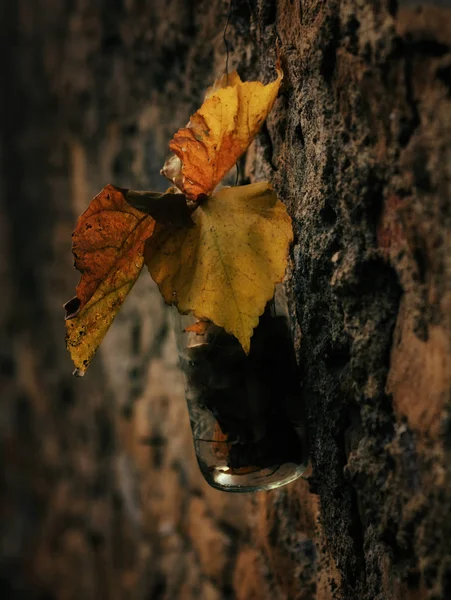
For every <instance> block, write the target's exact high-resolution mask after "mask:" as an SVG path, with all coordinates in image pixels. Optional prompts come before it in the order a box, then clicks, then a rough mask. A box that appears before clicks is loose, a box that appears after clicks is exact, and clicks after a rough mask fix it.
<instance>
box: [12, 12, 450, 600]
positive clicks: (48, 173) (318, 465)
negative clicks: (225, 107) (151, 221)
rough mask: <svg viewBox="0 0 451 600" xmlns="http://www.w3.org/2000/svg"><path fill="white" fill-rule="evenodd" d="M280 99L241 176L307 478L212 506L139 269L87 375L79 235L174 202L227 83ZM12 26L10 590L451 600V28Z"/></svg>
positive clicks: (183, 21)
mask: <svg viewBox="0 0 451 600" xmlns="http://www.w3.org/2000/svg"><path fill="white" fill-rule="evenodd" d="M229 10H230V23H229V27H228V29H227V39H228V41H229V46H230V59H229V66H230V69H232V68H235V67H238V69H239V72H240V74H241V76H242V77H243V79H251V78H252V79H254V78H258V79H260V80H263V81H265V82H267V81H269V80H270V79H272V78H273V75H274V64H275V57H276V41H277V40H278V41H279V44H280V48H281V54H282V65H283V69H284V73H285V79H284V86H283V89H282V92H281V95H280V97H279V99H278V100H277V102H276V105H275V107H274V110H273V112H272V114H271V115H270V117H269V119H268V121H267V124H266V125H265V126H264V128H263V130H262V132H261V134H260V136H259V138H258V140H257V141H256V143H255V145H254V146H253V147H252V148H251V149H250V150H249V152H248V155H247V157H246V159H245V160H244V161H243V165H242V173H241V179H242V181H254V180H255V181H262V180H264V179H270V180H271V181H272V182H273V184H274V186H275V188H276V190H277V192H278V195H279V197H280V198H281V200H282V201H284V202H285V203H286V205H287V207H288V210H289V212H290V214H291V216H292V217H293V219H294V225H295V236H296V237H295V243H294V246H293V251H292V256H291V271H290V272H291V276H290V279H289V284H288V291H289V292H290V294H291V298H292V312H293V317H294V322H295V324H296V331H297V337H298V341H299V337H300V335H302V340H301V344H300V345H299V344H298V348H297V352H298V359H299V363H300V366H301V371H302V380H301V383H302V398H300V399H299V401H300V402H301V401H303V402H304V403H305V405H306V408H307V425H308V429H309V434H310V437H311V442H312V447H311V459H312V474H311V476H310V477H309V481H305V480H302V479H301V480H298V481H297V482H295V483H294V484H292V485H290V486H287V487H285V488H282V489H281V490H279V491H274V492H271V493H259V494H255V495H253V496H236V495H227V494H221V493H219V492H217V491H215V490H213V489H210V488H208V487H207V485H206V484H205V483H204V482H203V480H202V478H201V476H200V474H199V472H198V469H197V465H196V463H195V458H194V453H193V450H192V443H191V434H190V430H189V424H188V417H187V413H186V408H185V406H184V400H183V385H182V381H181V377H180V374H179V372H178V368H177V356H176V352H175V346H174V341H173V338H172V335H171V334H170V329H169V326H168V322H167V321H168V319H167V313H166V311H165V310H164V307H163V305H162V302H161V300H160V297H159V295H158V292H157V290H156V289H155V287H154V286H153V284H152V283H151V281H150V278H149V277H148V276H147V274H146V273H144V275H143V276H142V277H141V279H140V280H139V282H138V283H137V285H136V287H135V289H134V290H133V292H132V294H131V295H130V297H129V298H128V299H127V302H126V305H125V307H124V309H123V311H122V312H121V314H120V315H119V317H118V318H117V321H116V323H115V324H114V326H113V328H112V329H111V331H110V332H109V333H108V336H107V338H106V340H105V343H104V345H103V348H102V350H101V351H100V352H99V355H98V356H97V358H96V359H95V361H94V362H93V365H92V367H91V368H90V371H89V373H88V375H87V376H86V377H85V379H84V380H80V381H78V380H75V379H74V378H73V377H72V376H71V372H72V365H71V362H70V360H69V357H68V355H67V353H66V351H65V348H64V323H63V315H64V312H63V310H62V305H63V303H64V302H65V301H66V300H68V299H69V298H70V297H71V296H72V295H73V292H74V288H75V285H76V283H77V281H78V276H77V273H76V272H75V271H74V270H73V268H72V256H71V253H70V235H71V232H72V230H73V227H74V224H75V221H76V217H77V216H78V215H79V214H80V213H81V212H82V211H83V210H84V209H85V208H86V206H87V204H88V202H89V200H90V198H91V197H92V196H94V195H95V194H96V193H97V192H98V191H99V190H100V189H101V188H102V187H103V186H104V185H105V184H107V183H109V182H112V183H115V184H116V185H119V186H122V187H131V188H135V189H146V188H147V189H160V190H161V189H164V185H165V184H164V181H163V179H162V178H161V177H160V176H159V175H158V172H159V169H160V167H161V165H162V163H163V161H164V157H165V155H166V150H167V144H168V141H169V139H170V138H171V136H172V134H173V133H174V131H175V130H176V129H177V128H178V127H180V126H182V125H183V124H184V123H186V122H187V121H188V118H189V115H190V114H191V113H192V112H193V111H194V110H195V109H196V107H198V106H199V104H200V102H201V99H202V96H203V92H204V90H205V88H206V87H207V86H208V85H210V84H211V83H212V81H213V80H214V79H215V78H216V77H217V76H219V75H221V74H222V72H223V70H224V65H225V46H224V41H223V32H224V28H225V25H226V20H227V15H228V13H229ZM0 15H1V31H2V35H1V40H0V43H1V51H0V61H1V84H0V87H1V92H0V94H1V96H0V97H1V110H0V118H1V182H0V186H1V187H0V276H1V282H2V286H1V294H0V394H1V411H0V452H1V462H2V482H1V484H2V485H1V490H2V491H1V504H0V507H1V546H0V577H1V585H0V594H1V597H2V598H24V599H34V598H38V599H40V600H53V599H58V600H59V599H72V598H74V599H75V598H86V599H89V598H117V599H125V598H133V599H135V598H136V599H146V600H150V599H152V600H153V599H158V598H177V599H178V598H181V599H191V598H192V599H194V598H202V599H208V600H209V599H213V600H216V599H218V600H219V599H221V598H239V599H245V600H248V599H254V598H255V599H266V598H268V599H269V598H271V599H272V598H287V599H289V600H292V599H294V598H300V599H310V598H317V599H328V598H345V599H353V598H355V599H358V600H365V599H368V600H374V599H376V598H378V599H379V598H380V599H381V600H382V599H396V600H398V599H402V600H404V599H412V600H417V599H422V598H431V599H432V598H434V599H439V598H449V597H451V530H450V529H451V519H450V516H451V515H450V501H451V475H450V467H449V465H450V439H451V438H450V435H451V434H450V414H449V403H450V399H451V396H450V389H451V348H450V314H451V311H450V308H451V300H450V298H451V295H450V291H451V264H450V258H449V257H450V239H451V238H450V229H451V216H450V185H451V184H450V181H451V141H450V140H451V44H450V40H451V9H450V7H449V3H448V2H433V1H430V2H413V1H400V2H396V1H393V0H390V1H388V0H387V1H382V0H378V1H374V2H371V3H366V2H362V3H359V2H355V1H351V0H340V1H339V0H328V1H327V2H326V1H321V0H301V1H299V0H277V2H271V1H269V0H235V1H234V2H233V5H232V7H230V5H229V3H228V2H220V1H218V2H201V1H187V0H168V1H166V2H160V1H159V0H147V1H145V0H114V1H112V0H108V1H107V0H97V1H88V0H17V1H15V2H14V1H12V0H7V1H6V2H2V3H1V6H0Z"/></svg>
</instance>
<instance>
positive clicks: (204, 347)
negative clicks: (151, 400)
mask: <svg viewBox="0 0 451 600" xmlns="http://www.w3.org/2000/svg"><path fill="white" fill-rule="evenodd" d="M173 316H174V326H175V332H176V339H177V347H178V351H179V358H180V366H181V369H182V371H183V373H184V376H185V383H186V401H187V404H188V411H189V416H190V421H191V428H192V433H193V440H194V448H195V451H196V456H197V460H198V463H199V467H200V470H201V471H202V474H203V476H204V477H205V479H206V481H207V482H208V483H209V484H210V485H211V486H213V487H215V488H217V489H219V490H222V491H226V492H254V491H259V490H269V489H272V488H277V487H280V486H282V485H285V484H287V483H290V482H291V481H294V480H295V479H297V478H298V477H299V476H300V475H302V473H303V472H304V470H305V468H306V466H307V461H308V448H307V439H306V428H305V418H304V410H303V406H302V402H301V394H300V385H299V372H298V370H297V365H296V359H295V354H294V348H293V343H292V339H291V333H290V324H289V318H288V310H287V306H286V302H285V298H284V296H283V291H282V293H281V289H279V288H278V294H277V296H276V298H275V299H274V300H272V301H271V302H270V303H268V305H267V307H266V310H265V312H264V314H263V315H262V316H261V317H260V322H259V324H258V326H257V327H256V329H255V330H254V335H253V336H252V339H251V349H250V352H249V354H248V355H247V356H246V354H245V353H244V351H243V349H242V348H241V345H240V344H239V342H238V341H237V339H236V338H235V337H234V336H232V335H229V334H227V333H226V332H225V331H224V329H222V328H220V327H217V326H216V325H213V323H211V322H210V321H198V320H197V319H196V318H195V317H193V316H191V315H187V316H186V315H180V314H179V313H178V312H177V310H176V309H173Z"/></svg>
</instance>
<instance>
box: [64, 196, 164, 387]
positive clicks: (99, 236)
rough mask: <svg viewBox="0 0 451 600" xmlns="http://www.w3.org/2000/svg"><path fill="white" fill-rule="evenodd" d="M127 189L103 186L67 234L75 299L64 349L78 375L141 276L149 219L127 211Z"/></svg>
mask: <svg viewBox="0 0 451 600" xmlns="http://www.w3.org/2000/svg"><path fill="white" fill-rule="evenodd" d="M126 193H127V190H121V189H119V188H116V187H114V186H112V185H107V186H106V187H105V188H104V189H103V190H102V191H101V192H100V193H99V194H98V195H97V196H96V197H95V198H94V199H93V200H92V201H91V204H90V205H89V208H88V209H87V210H86V211H85V212H84V213H83V214H82V215H81V217H80V218H79V219H78V222H77V226H76V228H75V231H74V233H73V244H72V251H73V254H74V257H75V267H76V268H77V269H78V270H79V271H80V272H81V279H80V283H79V284H78V286H77V296H76V297H75V298H73V299H72V300H70V301H69V302H68V303H67V304H66V305H65V308H66V313H67V314H66V326H67V347H68V350H69V352H70V354H71V356H72V360H73V361H74V364H75V366H76V368H77V369H76V374H78V375H82V374H84V371H85V370H86V368H87V366H88V365H89V363H90V362H91V359H92V357H93V355H94V353H95V351H96V350H97V348H98V346H99V344H100V342H101V341H102V339H103V337H104V336H105V334H106V332H107V330H108V328H109V327H110V325H111V323H112V322H113V320H114V318H115V316H116V314H117V312H118V311H119V309H120V307H121V306H122V303H123V302H124V300H125V298H126V296H127V294H128V292H129V291H130V290H131V288H132V287H133V285H134V283H135V281H136V279H137V278H138V275H139V274H140V272H141V269H142V266H143V262H144V258H143V251H144V243H145V241H146V240H147V239H148V238H149V237H150V236H151V235H152V233H153V230H154V227H155V220H154V219H153V218H152V217H150V216H149V215H146V214H143V213H142V212H140V211H138V210H136V209H135V208H133V207H132V206H131V205H130V204H129V203H128V202H127V200H126Z"/></svg>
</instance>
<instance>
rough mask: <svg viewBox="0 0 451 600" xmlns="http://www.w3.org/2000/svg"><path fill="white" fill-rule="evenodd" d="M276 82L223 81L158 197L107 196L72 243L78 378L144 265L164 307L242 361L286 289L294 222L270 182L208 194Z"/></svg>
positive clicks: (255, 124) (264, 110) (262, 112)
mask: <svg viewBox="0 0 451 600" xmlns="http://www.w3.org/2000/svg"><path fill="white" fill-rule="evenodd" d="M281 81H282V71H281V69H280V68H279V66H277V78H276V79H275V80H274V81H273V82H271V83H269V84H268V85H263V84H262V83H260V82H258V81H255V82H243V81H241V79H240V77H239V76H238V74H237V73H236V72H233V73H230V74H227V75H224V76H223V77H222V78H221V79H220V80H218V81H217V82H215V84H214V85H213V86H212V87H211V88H210V89H209V90H208V91H207V94H206V97H205V101H204V103H203V104H202V106H201V108H200V109H199V110H198V111H197V112H196V113H195V114H194V115H192V117H191V118H190V121H189V123H188V125H187V126H186V127H183V128H182V129H179V130H178V131H177V133H176V134H175V135H174V137H173V139H172V140H171V142H170V144H169V148H170V150H171V151H172V154H171V155H170V157H169V158H168V160H167V161H166V163H165V165H164V167H163V169H162V174H163V175H164V176H165V177H167V178H168V179H169V180H170V181H171V183H172V185H171V187H170V188H169V189H168V190H167V191H166V192H165V193H163V194H160V193H156V192H141V191H134V190H127V189H122V188H118V187H115V186H113V185H107V186H106V187H105V188H104V189H103V190H102V191H101V192H100V193H99V194H98V195H97V196H96V197H95V198H94V199H93V200H92V201H91V204H90V206H89V207H88V209H87V210H86V211H85V212H84V213H83V214H82V215H81V216H80V218H79V219H78V222H77V225H76V228H75V231H74V233H73V245H72V250H73V254H74V257H75V267H76V268H77V269H78V270H79V271H80V273H81V279H80V282H79V284H78V286H77V290H76V291H77V295H76V296H75V298H73V299H72V300H70V301H69V302H68V303H67V304H66V305H65V309H66V325H67V336H66V339H67V347H68V350H69V352H70V354H71V357H72V360H73V362H74V364H75V367H76V369H75V372H74V373H75V374H76V375H79V376H81V375H84V373H85V372H86V369H87V367H88V366H89V364H90V362H91V360H92V358H93V356H94V354H95V352H96V350H97V348H98V347H99V345H100V343H101V342H102V340H103V338H104V336H105V334H106V332H107V330H108V328H109V327H110V325H111V324H112V322H113V320H114V318H115V316H116V315H117V313H118V311H119V309H120V308H121V306H122V304H123V302H124V300H125V298H126V296H127V294H128V293H129V292H130V290H131V289H132V287H133V285H134V283H135V281H136V280H137V278H138V276H139V274H140V272H141V269H142V268H143V266H144V264H145V265H146V266H147V268H148V270H149V272H150V275H151V277H152V278H153V279H154V281H155V282H156V283H157V284H158V287H159V289H160V292H161V294H162V295H163V298H164V300H165V301H166V302H167V303H168V304H174V305H176V307H177V309H178V311H179V312H180V313H182V314H188V313H191V314H193V315H195V316H196V317H197V318H198V320H199V321H198V324H196V325H195V326H194V327H197V329H198V333H202V327H203V325H202V323H205V322H212V323H213V324H215V325H217V326H218V327H222V328H223V329H224V330H225V331H226V332H227V333H229V334H232V335H234V336H235V337H236V338H237V339H238V341H239V342H240V344H241V346H242V347H243V350H244V351H245V353H246V354H247V353H248V352H249V349H250V340H251V336H252V334H253V331H254V328H255V327H256V326H257V324H258V322H259V317H260V316H261V315H262V314H263V312H264V310H265V306H266V304H267V302H268V301H269V300H270V299H271V298H272V297H273V295H274V290H275V285H276V284H277V283H279V282H281V281H282V279H283V277H284V274H285V269H286V264H287V260H288V252H289V246H290V243H291V241H292V238H293V233H292V225H291V219H290V217H289V215H288V214H287V211H286V209H285V206H284V205H283V204H282V202H280V200H278V199H277V197H276V194H275V192H274V191H273V189H272V186H271V184H270V183H268V182H262V183H254V184H251V185H246V186H241V187H228V188H223V189H221V190H219V191H215V188H216V187H217V185H218V184H219V182H220V181H221V180H222V178H223V177H224V175H225V174H226V173H227V172H228V171H229V170H230V169H231V168H232V167H233V166H234V165H235V163H236V161H237V160H238V159H239V158H240V156H241V155H242V154H243V153H244V152H245V151H246V150H247V148H248V147H249V145H250V143H251V142H252V140H253V139H254V137H255V136H256V134H257V133H258V131H259V129H260V127H261V125H262V124H263V122H264V120H265V119H266V117H267V115H268V113H269V112H270V110H271V108H272V106H273V104H274V102H275V99H276V97H277V94H278V91H279V88H280V84H281Z"/></svg>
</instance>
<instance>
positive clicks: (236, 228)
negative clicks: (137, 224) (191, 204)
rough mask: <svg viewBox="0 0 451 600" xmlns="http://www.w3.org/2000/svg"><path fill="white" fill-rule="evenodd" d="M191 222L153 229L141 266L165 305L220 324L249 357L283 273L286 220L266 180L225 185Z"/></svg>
mask: <svg viewBox="0 0 451 600" xmlns="http://www.w3.org/2000/svg"><path fill="white" fill-rule="evenodd" d="M192 218H193V221H194V222H195V227H193V228H191V229H187V228H183V227H168V226H163V225H158V224H157V226H156V228H155V231H154V234H153V236H152V237H151V238H150V239H148V241H147V243H146V247H145V262H146V265H147V267H148V268H149V271H150V274H151V276H152V278H153V279H154V280H155V281H156V282H157V284H158V285H159V288H160V291H161V293H162V295H163V297H164V299H165V300H166V302H167V303H169V304H176V305H177V308H178V310H179V312H181V313H189V312H191V313H193V314H194V315H195V316H196V317H198V318H199V319H209V320H211V321H212V322H213V323H215V324H216V325H218V326H220V327H223V328H224V329H225V330H226V331H227V332H228V333H231V334H233V335H234V336H235V337H236V338H237V339H238V340H239V341H240V343H241V345H242V346H243V349H244V350H245V352H246V353H247V352H249V349H250V338H251V336H252V332H253V329H254V327H256V325H257V324H258V320H259V316H260V315H261V314H262V313H263V311H264V309H265V306H266V303H267V302H268V301H269V300H270V299H271V298H272V297H273V295H274V288H275V284H276V283H279V282H280V281H282V279H283V276H284V273H285V268H286V264H287V258H288V249H289V245H290V242H291V241H292V236H293V234H292V227H291V219H290V217H289V216H288V214H287V212H286V209H285V206H284V205H283V204H282V202H280V201H279V200H278V199H277V197H276V194H275V193H274V191H273V189H272V187H271V185H270V184H269V183H267V182H264V183H255V184H251V185H247V186H243V187H232V188H224V189H222V190H220V191H219V192H218V193H217V194H216V195H215V196H211V197H209V198H208V199H207V200H206V201H204V202H202V203H201V204H200V205H199V206H198V207H197V209H196V210H195V211H194V212H193V216H192Z"/></svg>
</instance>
